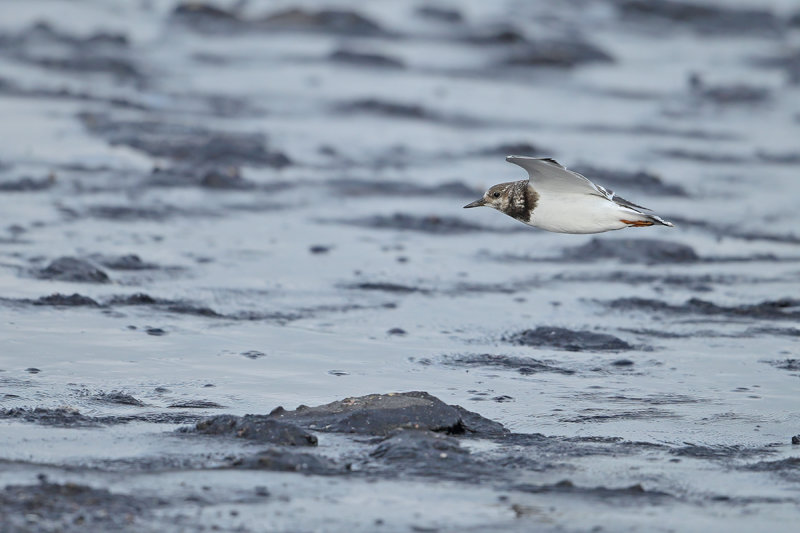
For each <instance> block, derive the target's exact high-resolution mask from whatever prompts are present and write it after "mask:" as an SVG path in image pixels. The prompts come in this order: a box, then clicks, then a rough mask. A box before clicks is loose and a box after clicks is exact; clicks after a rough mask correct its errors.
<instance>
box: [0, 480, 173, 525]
mask: <svg viewBox="0 0 800 533" xmlns="http://www.w3.org/2000/svg"><path fill="white" fill-rule="evenodd" d="M40 480H41V482H40V483H38V484H35V485H7V486H5V487H4V488H3V489H0V516H2V517H3V531H7V532H24V531H63V532H68V533H75V532H77V531H137V530H139V531H142V530H146V529H148V528H149V526H148V525H147V524H150V523H151V520H152V518H151V515H152V511H153V509H155V508H157V507H160V506H162V505H164V504H165V502H162V501H161V500H158V499H156V498H149V497H142V496H140V495H132V494H115V493H112V492H109V491H108V490H106V489H95V488H92V487H89V486H86V485H78V484H75V483H64V484H63V485H62V484H58V483H49V482H47V480H46V478H45V477H44V476H41V477H40Z"/></svg>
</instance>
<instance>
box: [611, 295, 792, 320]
mask: <svg viewBox="0 0 800 533" xmlns="http://www.w3.org/2000/svg"><path fill="white" fill-rule="evenodd" d="M606 305H608V306H609V307H610V308H612V309H621V310H625V311H636V312H641V311H646V312H662V313H675V314H696V315H709V316H725V317H729V318H737V317H742V318H757V319H800V300H797V299H794V298H782V299H780V300H765V301H763V302H760V303H757V304H745V305H735V306H723V305H717V304H715V303H713V302H709V301H706V300H701V299H699V298H692V299H690V300H688V301H687V302H686V303H684V304H682V305H673V304H669V303H667V302H664V301H661V300H652V299H648V298H619V299H616V300H611V301H610V302H607V303H606Z"/></svg>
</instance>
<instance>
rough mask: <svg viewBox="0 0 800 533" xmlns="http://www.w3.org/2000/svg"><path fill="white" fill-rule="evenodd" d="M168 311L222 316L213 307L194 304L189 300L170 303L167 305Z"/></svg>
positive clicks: (182, 313) (213, 316)
mask: <svg viewBox="0 0 800 533" xmlns="http://www.w3.org/2000/svg"><path fill="white" fill-rule="evenodd" d="M167 311H169V312H170V313H178V314H181V315H194V316H205V317H208V318H219V317H221V316H222V315H220V314H219V313H217V312H216V311H214V310H213V309H211V308H208V307H203V306H197V305H192V304H190V303H187V302H178V303H176V304H173V305H170V306H169V307H167Z"/></svg>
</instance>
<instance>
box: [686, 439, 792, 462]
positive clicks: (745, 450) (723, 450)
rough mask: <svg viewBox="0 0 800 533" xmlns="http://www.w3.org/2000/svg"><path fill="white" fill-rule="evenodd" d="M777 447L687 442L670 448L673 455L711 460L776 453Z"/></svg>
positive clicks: (745, 457) (744, 457)
mask: <svg viewBox="0 0 800 533" xmlns="http://www.w3.org/2000/svg"><path fill="white" fill-rule="evenodd" d="M775 451H776V450H775V449H774V448H771V447H748V446H741V445H738V444H736V445H730V446H728V445H717V446H704V445H700V444H690V443H687V444H686V446H681V447H680V448H673V449H671V450H670V453H671V454H672V455H677V456H678V457H692V458H695V459H710V460H723V461H724V460H733V459H747V458H750V457H756V456H759V455H769V454H772V453H775Z"/></svg>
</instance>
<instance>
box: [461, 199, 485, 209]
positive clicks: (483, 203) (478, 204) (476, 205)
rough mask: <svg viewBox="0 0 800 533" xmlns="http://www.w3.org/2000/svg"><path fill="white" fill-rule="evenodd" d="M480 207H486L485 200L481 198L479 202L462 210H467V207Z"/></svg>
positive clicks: (467, 206)
mask: <svg viewBox="0 0 800 533" xmlns="http://www.w3.org/2000/svg"><path fill="white" fill-rule="evenodd" d="M482 205H486V200H484V199H483V198H481V199H480V200H475V201H474V202H472V203H471V204H467V205H465V206H464V209H467V208H469V207H480V206H482Z"/></svg>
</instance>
